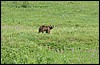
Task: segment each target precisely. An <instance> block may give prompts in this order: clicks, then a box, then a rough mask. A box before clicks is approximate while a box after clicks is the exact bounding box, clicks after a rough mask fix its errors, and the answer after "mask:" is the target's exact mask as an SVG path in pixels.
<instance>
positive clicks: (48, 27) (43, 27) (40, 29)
mask: <svg viewBox="0 0 100 65" xmlns="http://www.w3.org/2000/svg"><path fill="white" fill-rule="evenodd" d="M53 28H54V26H51V25H50V26H45V25H42V26H40V27H39V30H38V33H40V32H42V33H44V31H46V33H48V34H50V30H51V29H53Z"/></svg>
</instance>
